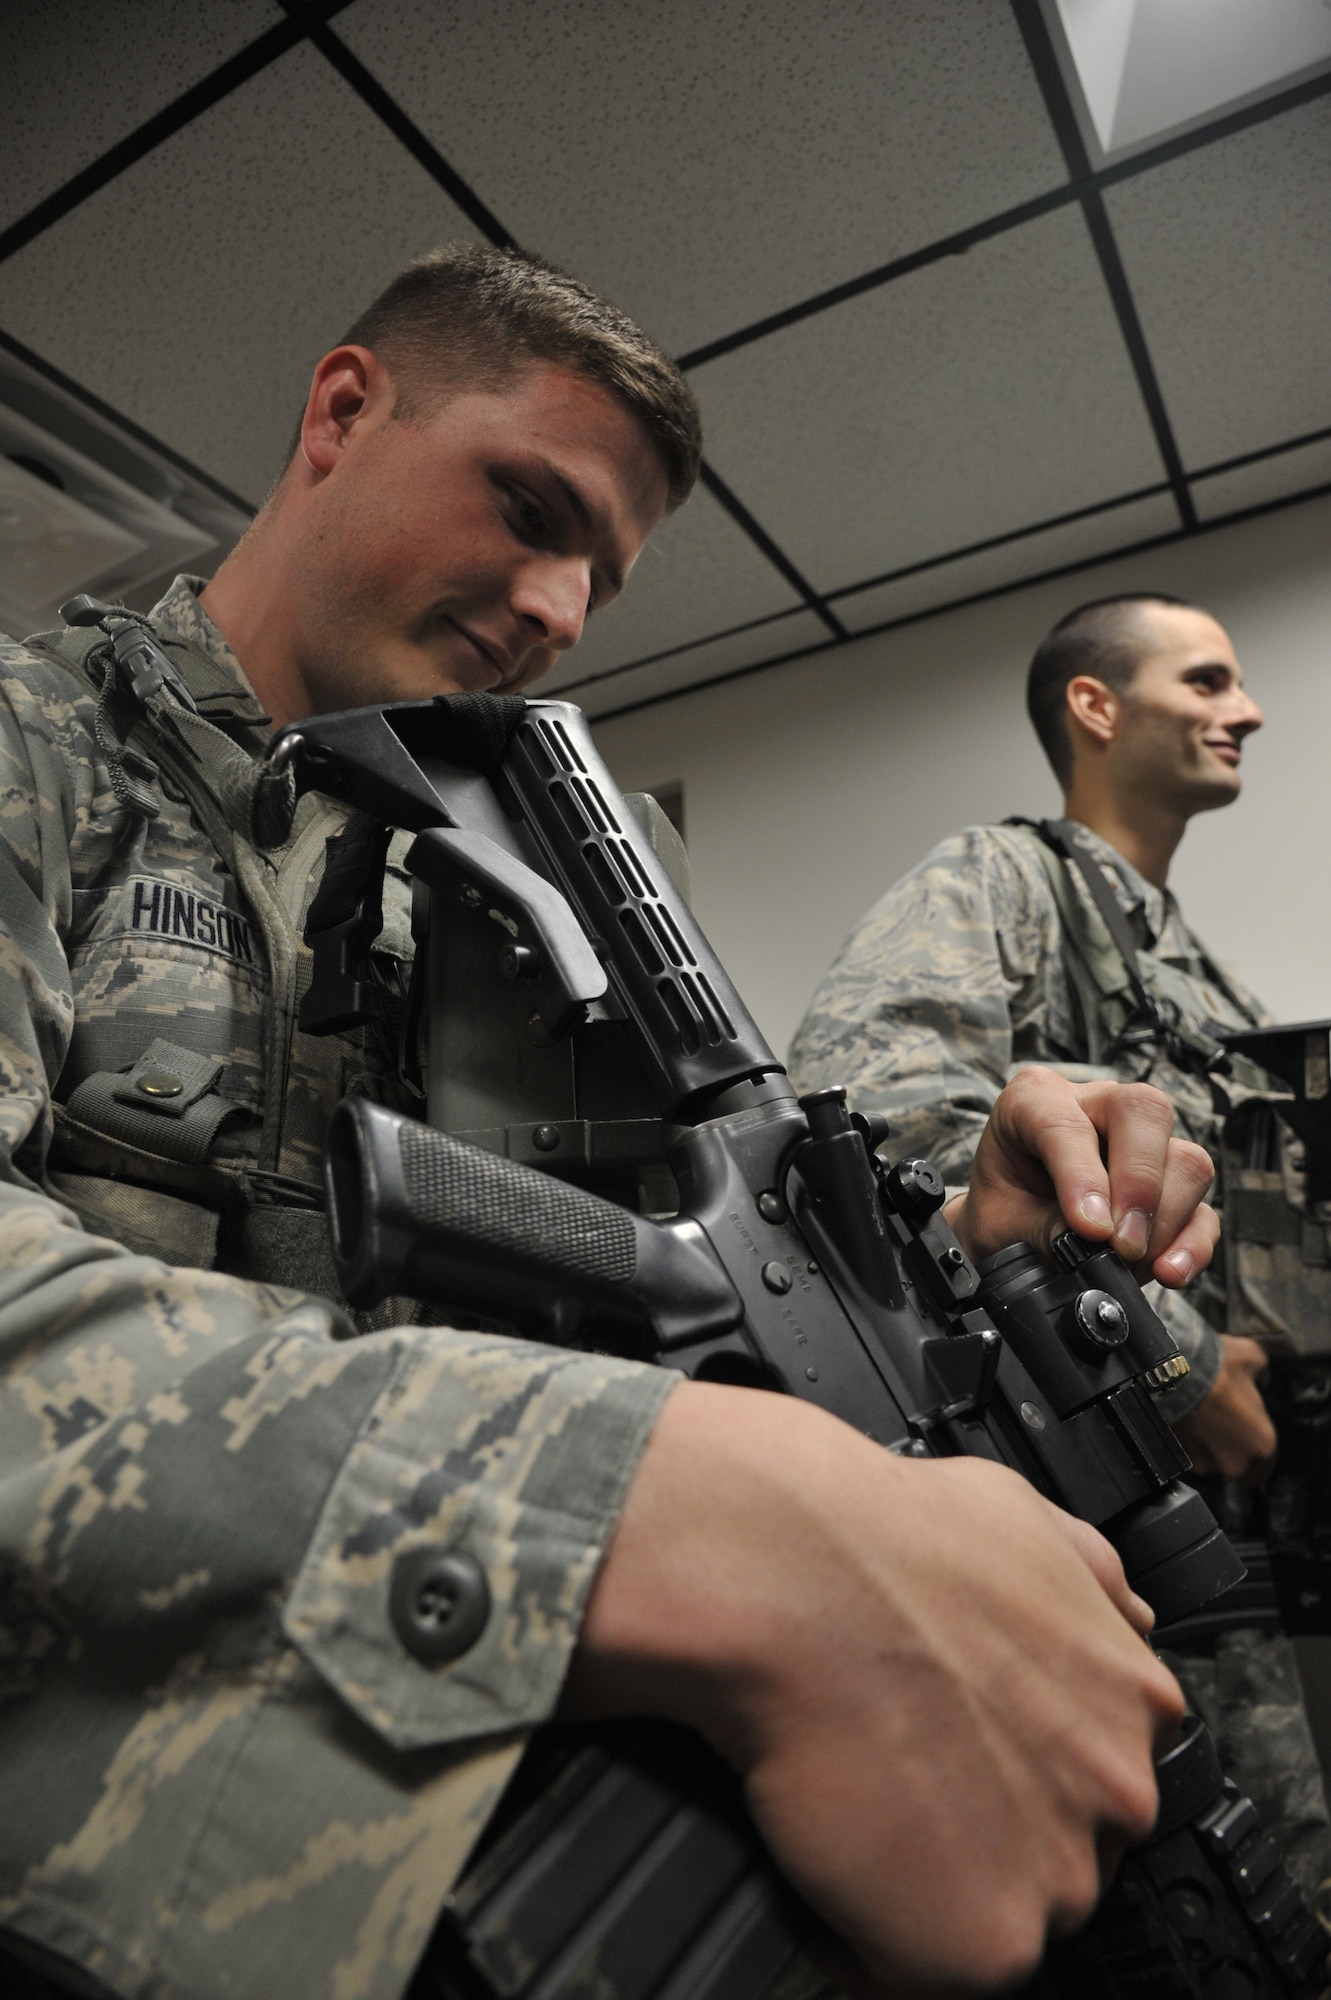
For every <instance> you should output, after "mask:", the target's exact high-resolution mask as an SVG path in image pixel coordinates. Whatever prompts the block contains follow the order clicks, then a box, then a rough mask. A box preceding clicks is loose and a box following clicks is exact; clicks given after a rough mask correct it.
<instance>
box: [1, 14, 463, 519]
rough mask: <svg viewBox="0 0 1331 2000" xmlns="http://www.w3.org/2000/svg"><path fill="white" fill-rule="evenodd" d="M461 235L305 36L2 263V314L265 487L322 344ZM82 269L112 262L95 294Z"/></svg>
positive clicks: (182, 438) (235, 476) (173, 437)
mask: <svg viewBox="0 0 1331 2000" xmlns="http://www.w3.org/2000/svg"><path fill="white" fill-rule="evenodd" d="M459 236H466V237H472V236H474V231H472V229H471V228H470V226H469V225H468V224H467V223H466V222H465V221H464V220H463V218H462V216H461V215H460V213H459V212H458V210H457V209H456V208H455V207H454V206H453V204H452V202H450V201H449V200H448V198H447V197H446V196H445V195H444V194H443V193H441V191H440V190H439V189H438V188H437V187H436V186H435V184H434V182H433V181H432V180H431V179H430V178H429V176H428V175H427V174H426V173H425V172H424V171H423V170H422V169H421V168H419V167H418V166H417V165H416V164H415V162H414V161H413V160H412V159H411V158H410V157H409V155H407V154H406V153H405V152H403V150H402V148H401V147H400V146H399V145H398V144H397V142H396V141H395V140H394V139H392V138H391V137H390V136H389V134H388V132H387V131H386V130H385V128H384V126H383V125H381V124H380V122H379V120H378V119H377V118H375V117H374V116H373V115H372V114H371V113H370V112H369V111H367V110H366V109H365V107H364V105H363V104H362V103H361V101H360V99H359V98H358V97H356V96H355V95H354V94H353V92H351V91H350V90H349V89H348V88H347V86H346V85H345V84H344V83H343V82H342V81H341V79H340V78H339V77H338V76H337V75H335V73H334V72H333V71H332V70H331V69H330V68H329V66H328V64H327V63H326V62H325V61H324V60H323V58H322V57H321V56H318V55H316V54H315V53H314V51H313V50H312V49H311V48H309V47H308V46H301V47H299V48H296V49H293V50H292V51H291V53H290V54H289V55H286V56H283V57H282V58H281V59H280V60H279V61H278V62H276V63H274V64H273V65H272V67H271V68H270V69H267V70H265V71H264V72H263V73H262V74H261V75H260V76H258V77H256V78H255V79H254V81H253V82H252V83H248V84H246V85H245V86H244V87H243V88H242V89H240V90H238V91H236V92H235V93H234V94H233V95H232V96H231V97H229V98H227V99H226V100H225V102H224V103H222V104H220V105H218V106H217V107H216V108H215V109H214V110H212V111H209V112H207V113H205V114H204V116H203V117H202V118H200V119H198V120H197V121H196V122H195V123H194V124H193V125H191V126H190V127H189V129H188V130H187V131H184V132H182V133H179V134H178V135H177V136H176V137H175V138H174V139H170V140H168V141H167V142H166V143H165V144H164V145H162V146H159V147H158V148H157V149H156V151H155V152H153V153H150V154H149V155H148V156H147V157H146V158H145V159H143V160H141V161H140V162H139V163H138V165H137V166H134V167H132V168H130V169H129V170H128V172H126V173H124V174H122V175H120V176H119V178H118V179H117V180H115V181H113V182H111V183H110V185H109V186H107V187H105V188H103V189H102V190H101V192H100V193H99V194H96V195H93V196H92V197H91V198H90V199H89V200H87V201H85V202H84V203H83V204H82V205H81V206H80V207H79V208H77V209H75V210H74V211H73V213H72V214H70V215H68V216H66V217H65V219H64V220H63V221H62V222H59V223H57V224H56V225H55V227H54V228H52V229H49V230H48V231H46V233H45V234H44V235H42V236H40V237H38V238H37V239H36V241H35V242H33V243H30V244H29V245H28V247H27V248H26V249H24V250H21V251H19V252H18V254H17V255H16V256H14V257H12V258H10V260H9V261H8V262H7V263H5V264H2V265H0V325H3V326H4V327H5V329H6V330H7V331H8V332H9V333H12V334H13V335H14V336H15V337H16V338H17V339H19V340H21V341H24V342H26V343H27V344H28V345H29V346H30V347H32V348H35V349H36V350H37V352H38V353H40V354H41V355H42V356H43V357H44V358H45V359H46V360H47V361H50V362H53V363H54V364H55V365H56V366H57V367H59V368H63V369H65V370H66V371H67V372H68V373H69V374H70V375H72V376H74V377H75V378H76V380H78V381H79V382H81V383H82V384H83V385H84V386H85V387H86V388H88V389H91V390H92V391H93V392H94V393H95V394H96V395H99V396H102V397H104V398H105V399H106V401H107V402H109V403H111V404H113V405H114V406H115V408H117V409H118V410H120V411H122V412H123V413H124V414H125V415H126V416H128V417H131V418H133V419H134V421H135V422H136V423H139V424H142V425H143V426H144V427H145V428H146V429H148V430H149V431H151V432H153V433H154V434H155V435H156V436H157V437H159V438H161V439H162V440H163V441H164V442H165V443H167V444H169V445H171V446H172V447H173V448H174V449H175V450H177V451H180V452H183V453H184V454H185V455H186V456H187V457H188V458H191V459H193V460H194V461H195V462H196V463H197V464H199V465H201V466H203V467H204V468H205V470H206V471H208V472H210V473H212V474H213V476H214V477H215V478H218V479H221V480H224V481H225V482H226V483H227V484H228V485H229V486H231V487H233V488H234V489H235V490H236V491H237V492H239V493H241V494H243V495H245V496H246V497H247V498H248V499H249V500H251V501H259V500H262V498H263V496H264V493H265V492H266V490H267V488H268V486H269V484H270V482H271V481H272V480H273V479H274V478H275V477H276V475H277V473H278V471H279V470H280V469H281V465H282V459H283V454H284V451H285V448H286V444H287V440H288V438H289V436H290V433H291V430H292V427H293V425H294V423H295V420H296V417H297V415H298V414H299V411H300V407H301V404H302V402H303V400H304V397H305V392H306V388H307V386H308V382H309V373H310V368H311V365H312V364H313V362H314V361H316V360H317V359H318V357H319V355H320V354H321V353H322V352H323V351H324V350H325V349H327V348H328V347H330V346H331V345H333V343H334V342H335V341H336V340H337V339H338V338H339V337H340V335H341V334H342V332H343V331H344V329H345V328H346V326H347V325H348V323H349V322H350V321H351V320H352V319H353V318H354V317H355V316H356V314H357V313H358V312H359V311H360V310H361V309H362V308H363V307H364V306H366V305H368V303H369V301H370V299H371V298H372V297H373V296H374V294H375V293H376V292H377V291H378V290H380V289H381V288H382V286H383V285H385V284H386V283H387V282H388V280H389V279H390V278H391V277H392V276H393V274H394V273H395V272H396V271H397V270H398V269H399V268H400V266H401V265H402V264H404V263H405V262H406V261H407V259H408V258H410V257H412V256H415V255H417V254H418V253H419V252H420V251H422V250H427V249H429V248H430V247H431V246H432V245H433V244H435V243H439V242H443V241H446V240H448V239H450V238H455V237H459ZM83 272H86V273H94V272H105V273H106V274H107V277H106V280H105V281H101V280H99V281H98V282H97V283H96V286H95V296H96V310H95V311H90V310H81V309H79V308H78V306H77V305H76V302H75V299H76V294H77V292H78V287H77V285H75V284H72V280H73V278H74V274H75V273H83ZM89 296H90V297H91V296H92V294H91V292H90V293H89Z"/></svg>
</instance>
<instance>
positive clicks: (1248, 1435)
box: [1174, 1333, 1276, 1486]
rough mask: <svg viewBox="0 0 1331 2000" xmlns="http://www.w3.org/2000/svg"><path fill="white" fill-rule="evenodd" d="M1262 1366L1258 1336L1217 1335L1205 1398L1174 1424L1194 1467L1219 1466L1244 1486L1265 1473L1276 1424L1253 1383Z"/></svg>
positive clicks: (1254, 1483) (1263, 1353)
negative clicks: (1216, 1364) (1214, 1370)
mask: <svg viewBox="0 0 1331 2000" xmlns="http://www.w3.org/2000/svg"><path fill="white" fill-rule="evenodd" d="M1266 1369H1267V1355H1266V1350H1265V1348H1264V1347H1262V1345H1261V1344H1260V1342H1258V1341H1256V1340H1241V1339H1239V1338H1238V1337H1237V1336H1236V1335H1235V1334H1231V1333H1222V1334H1221V1335H1220V1373H1219V1374H1218V1375H1217V1376H1216V1379H1215V1381H1214V1382H1213V1384H1212V1385H1211V1389H1210V1391H1209V1393H1208V1394H1207V1396H1206V1399H1205V1401H1204V1402H1202V1403H1200V1404H1199V1405H1198V1407H1197V1408H1196V1409H1195V1410H1194V1411H1193V1412H1192V1414H1191V1416H1187V1417H1184V1418H1182V1419H1181V1420H1180V1422H1179V1423H1177V1424H1176V1425H1175V1426H1174V1435H1175V1436H1176V1437H1177V1438H1178V1440H1179V1443H1180V1444H1181V1445H1182V1446H1183V1448H1184V1450H1185V1451H1186V1452H1187V1454H1188V1456H1189V1458H1190V1459H1191V1460H1192V1463H1193V1467H1194V1469H1195V1470H1196V1471H1198V1472H1219V1473H1222V1474H1223V1475H1224V1477H1225V1478H1226V1479H1241V1480H1242V1481H1243V1482H1244V1484H1245V1485H1246V1486H1260V1485H1261V1483H1262V1481H1263V1480H1264V1479H1265V1478H1266V1476H1267V1474H1268V1473H1269V1472H1270V1470H1271V1467H1272V1464H1273V1463H1274V1461H1275V1455H1276V1427H1275V1425H1274V1424H1273V1423H1272V1422H1271V1418H1270V1414H1269V1413H1268V1411H1267V1407H1266V1404H1265V1403H1264V1402H1263V1401H1262V1392H1261V1390H1260V1389H1259V1388H1258V1386H1257V1384H1258V1380H1259V1378H1260V1377H1261V1376H1262V1375H1264V1374H1265V1373H1266Z"/></svg>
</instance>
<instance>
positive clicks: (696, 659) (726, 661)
mask: <svg viewBox="0 0 1331 2000" xmlns="http://www.w3.org/2000/svg"><path fill="white" fill-rule="evenodd" d="M827 636H828V634H827V627H826V626H825V625H824V624H823V622H822V620H821V618H819V617H818V616H817V614H816V613H814V612H812V611H794V612H792V613H791V614H790V616H789V617H787V618H780V619H773V620H772V621H771V622H770V623H769V624H765V625H762V626H760V627H758V628H756V629H755V630H753V631H750V632H732V633H731V634H730V635H729V636H728V637H726V638H719V639H710V640H706V641H704V643H703V644H702V645H700V646H691V647H690V648H689V649H688V651H687V652H683V653H675V654H673V655H672V656H671V657H670V658H669V659H668V660H653V661H649V662H648V663H646V664H645V665H643V666H641V667H632V668H630V669H629V670H628V671H627V672H626V673H622V674H615V675H614V676H613V677H610V678H606V679H602V680H599V681H594V682H593V683H592V684H591V686H590V687H585V688H579V689H578V690H577V691H576V692H574V691H573V690H572V689H570V690H569V691H568V695H567V699H568V700H570V701H576V702H577V703H578V704H579V706H580V707H582V708H585V709H586V711H587V713H588V715H590V716H593V717H595V716H598V715H609V714H613V713H618V711H619V710H620V709H623V708H628V707H631V706H632V705H633V704H634V703H636V702H642V701H653V700H656V699H657V698H659V697H660V696H661V695H665V694H678V693H680V692H681V691H682V690H683V689H685V688H691V687H701V686H704V685H705V684H706V683H707V682H708V681H713V680H716V679H719V678H721V677H723V676H724V675H726V674H732V673H736V672H738V671H740V670H741V669H743V668H744V667H751V666H755V665H757V664H759V663H760V662H762V661H766V660H779V659H781V660H783V659H785V658H786V657H787V655H788V654H791V653H804V652H808V651H809V650H810V649H811V648H813V647H815V646H819V645H822V644H823V643H824V642H825V641H826V640H827ZM541 691H542V693H544V692H545V691H546V684H545V682H544V681H543V682H542V683H541ZM550 692H551V693H556V692H558V690H556V689H551V690H550Z"/></svg>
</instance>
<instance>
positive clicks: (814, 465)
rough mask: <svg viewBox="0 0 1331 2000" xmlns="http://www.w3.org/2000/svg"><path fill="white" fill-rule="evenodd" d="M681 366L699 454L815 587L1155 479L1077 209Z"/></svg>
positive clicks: (1153, 454)
mask: <svg viewBox="0 0 1331 2000" xmlns="http://www.w3.org/2000/svg"><path fill="white" fill-rule="evenodd" d="M692 381H693V386H694V388H695V389H696V390H697V391H698V394H699V397H700V399H701V402H702V406H703V415H704V418H705V420H706V423H707V429H708V438H709V455H710V457H711V458H712V460H713V462H714V463H715V465H716V467H717V470H718V471H719V472H720V474H721V475H722V477H723V478H724V479H725V480H727V481H728V482H729V483H730V485H732V486H733V487H734V489H735V491H736V492H737V493H738V495H739V497H740V498H741V499H742V500H743V501H744V502H745V504H746V505H747V506H748V507H750V508H751V509H752V511H753V512H754V513H755V514H756V515H757V516H758V518H759V520H760V521H761V522H762V525H763V526H764V527H765V528H766V529H767V530H768V532H769V533H770V534H771V535H773V536H774V537H775V538H776V540H777V542H778V543H779V544H780V545H781V547H782V548H783V549H784V550H785V552H786V554H787V555H788V556H790V557H791V558H792V560H793V561H794V562H795V563H796V565H797V566H798V567H799V568H800V569H801V570H802V571H803V573H804V575H805V576H807V577H808V579H809V581H810V582H811V583H812V584H813V585H814V586H815V588H816V589H819V590H823V591H826V590H834V589H838V588H840V587H842V586H844V585H846V584H851V583H858V582H860V581H862V580H864V579H865V578H867V577H870V576H874V575H878V574H881V573H882V572H883V571H885V570H890V569H897V568H901V567H904V566H905V565H906V564H908V563H912V562H919V561H923V560H925V559H927V558H928V557H930V556H938V555H944V554H947V553H948V552H949V551H950V550H952V549H956V548H962V547H965V546H966V545H967V544H969V543H971V542H978V541H985V540H987V539H988V538H989V537H990V536H993V535H1000V534H1004V533H1007V532H1009V531H1010V530H1012V529H1014V528H1020V527H1023V526H1025V524H1026V523H1027V522H1030V521H1038V520H1041V519H1047V518H1048V517H1050V516H1052V515H1055V514H1064V513H1071V512H1072V511H1073V510H1074V509H1076V508H1078V507H1084V506H1091V505H1094V504H1095V503H1097V502H1099V501H1103V500H1106V499H1111V498H1113V497H1115V496H1116V495H1118V494H1121V493H1124V492H1132V491H1135V490H1136V489H1137V488H1139V487H1143V486H1151V485H1154V484H1155V483H1156V482H1157V481H1158V480H1160V478H1161V477H1162V467H1161V463H1160V458H1159V454H1158V452H1157V450H1156V447H1155V442H1154V438H1153V436H1152V433H1151V429H1150V425H1149V423H1148V421H1147V418H1146V413H1145V410H1144V408H1143V405H1142V401H1141V397H1140V395H1139V394H1138V391H1137V386H1136V382H1135V379H1134V377H1133V374H1132V370H1131V367H1130V365H1129V362H1128V358H1127V354H1126V352H1125V350H1124V346H1123V341H1122V338H1121V335H1120V333H1119V330H1118V324H1117V321H1116V320H1115V318H1114V315H1113V312H1112V309H1111V307H1110V303H1109V298H1108V295H1107V292H1106V290H1105V286H1104V282H1103V280H1102V278H1101V275H1100V269H1099V265H1098V264H1097V262H1096V259H1095V256H1094V253H1093V251H1092V249H1091V245H1090V240H1089V237H1088V235H1087V232H1086V227H1085V224H1084V222H1083V220H1082V216H1081V212H1080V210H1079V209H1076V208H1069V209H1064V210H1060V211H1058V212H1057V213H1055V214H1053V215H1048V216H1045V217H1044V218H1043V219H1042V220H1040V221H1039V222H1034V223H1029V224H1027V226H1026V227H1025V228H1022V229H1018V230H1013V231H1010V232H1008V233H1007V234H1005V235H1003V236H1001V237H997V238H995V239H993V240H992V241H990V242H987V243H982V244H979V245H977V246H976V247H975V248H974V249H972V250H970V251H968V252H967V254H966V255H965V256H964V257H948V258H945V259H943V260H942V261H941V262H939V263H937V264H931V265H929V266H927V267H926V268H925V269H923V270H920V271H917V272H915V273H914V274H913V275H912V276H910V277H908V278H902V279H899V280H898V281H897V282H896V283H895V284H891V285H887V286H885V287H883V288H882V289H881V290H879V291H875V292H870V293H866V294H865V295H863V296H862V297H860V298H858V299H854V300H852V301H851V302H850V303H849V304H847V305H844V306H839V307H837V308H836V309H835V310H834V311H831V312H826V313H822V314H820V315H819V316H818V317H817V318H815V319H809V320H804V321H801V322H800V324H799V325H797V326H792V327H789V328H787V329H786V330H785V331H784V332H783V333H778V334H773V335H772V336H770V338H768V339H766V340H764V341H762V342H760V343H759V344H758V345H756V346H754V347H748V348H744V349H743V350H741V351H740V352H738V353H735V354H731V355H727V356H725V357H723V358H722V359H721V360H719V361H714V362H709V363H708V364H707V365H706V366H705V367H702V368H699V369H697V370H695V371H694V374H693V377H692ZM813 496H816V499H814V498H813Z"/></svg>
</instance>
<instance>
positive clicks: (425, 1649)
mask: <svg viewBox="0 0 1331 2000" xmlns="http://www.w3.org/2000/svg"><path fill="white" fill-rule="evenodd" d="M388 1609H389V1615H390V1617H391V1618H392V1621H393V1629H394V1631H395V1632H396V1633H397V1636H398V1638H399V1639H400V1640H401V1642H402V1644H403V1645H404V1646H405V1647H406V1649H407V1651H408V1652H409V1653H410V1654H411V1655H412V1657H413V1659H417V1660H419V1661H421V1663H422V1664H423V1665H424V1666H428V1667H432V1666H436V1665H438V1663H439V1662H440V1661H441V1660H456V1659H457V1658H458V1657H459V1656H460V1655H461V1654H463V1653H465V1652H467V1651H468V1650H469V1649H470V1648H471V1647H472V1646H474V1645H475V1643H476V1641H477V1640H478V1639H479V1638H480V1636H481V1633H482V1632H483V1631H484V1630H485V1626H486V1622H487V1620H488V1619H489V1616H490V1586H489V1584H488V1583H487V1582H486V1578H485V1571H484V1570H483V1569H482V1568H481V1566H480V1564H479V1563H478V1562H477V1561H476V1558H475V1557H474V1556H469V1555H465V1554H462V1553H460V1552H459V1551H457V1550H455V1549H440V1548H424V1549H412V1550H411V1551H410V1552H409V1553H408V1554H406V1555H401V1556H399V1557H398V1559H397V1561H396V1562H395V1563H394V1565H393V1579H392V1584H391V1586H390V1589H389V1596H388Z"/></svg>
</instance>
